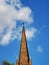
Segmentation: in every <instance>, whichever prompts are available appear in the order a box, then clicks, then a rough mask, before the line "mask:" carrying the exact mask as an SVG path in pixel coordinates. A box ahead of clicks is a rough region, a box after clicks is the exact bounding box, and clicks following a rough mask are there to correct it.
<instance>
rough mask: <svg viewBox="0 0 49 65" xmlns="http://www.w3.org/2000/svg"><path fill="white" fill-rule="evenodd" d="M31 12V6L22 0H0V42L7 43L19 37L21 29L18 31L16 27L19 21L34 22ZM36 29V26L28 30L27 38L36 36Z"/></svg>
mask: <svg viewBox="0 0 49 65" xmlns="http://www.w3.org/2000/svg"><path fill="white" fill-rule="evenodd" d="M9 3H10V4H9ZM17 8H18V9H17ZM31 14H32V10H31V9H30V8H29V7H25V6H24V5H23V4H22V3H21V0H0V44H7V43H9V41H11V40H14V39H15V38H17V37H19V36H20V29H19V31H18V30H17V28H16V27H17V21H22V22H27V23H29V24H30V23H32V22H33V17H32V15H31ZM35 31H36V29H34V28H30V30H26V36H27V38H28V39H29V38H32V37H34V33H35ZM15 33H16V34H15ZM28 34H29V35H28ZM15 35H16V36H15Z"/></svg>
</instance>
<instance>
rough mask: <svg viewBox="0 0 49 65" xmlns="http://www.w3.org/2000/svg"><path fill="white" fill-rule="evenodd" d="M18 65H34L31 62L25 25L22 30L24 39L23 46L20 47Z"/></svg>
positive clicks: (22, 40)
mask: <svg viewBox="0 0 49 65" xmlns="http://www.w3.org/2000/svg"><path fill="white" fill-rule="evenodd" d="M16 65H32V63H31V60H30V58H29V53H28V46H27V41H26V34H25V29H24V25H23V28H22V38H21V45H20V53H19V60H17V61H16Z"/></svg>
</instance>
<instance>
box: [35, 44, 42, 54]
mask: <svg viewBox="0 0 49 65" xmlns="http://www.w3.org/2000/svg"><path fill="white" fill-rule="evenodd" d="M36 51H37V52H39V53H42V52H43V48H42V47H41V46H40V45H38V46H37V48H36Z"/></svg>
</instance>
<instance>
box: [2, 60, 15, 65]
mask: <svg viewBox="0 0 49 65" xmlns="http://www.w3.org/2000/svg"><path fill="white" fill-rule="evenodd" d="M2 65H14V64H11V63H9V62H7V61H3V62H2Z"/></svg>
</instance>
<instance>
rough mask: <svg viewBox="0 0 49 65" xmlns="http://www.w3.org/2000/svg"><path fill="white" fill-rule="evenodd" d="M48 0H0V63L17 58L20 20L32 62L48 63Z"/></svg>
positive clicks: (38, 63)
mask: <svg viewBox="0 0 49 65" xmlns="http://www.w3.org/2000/svg"><path fill="white" fill-rule="evenodd" d="M48 17H49V0H10V2H9V0H0V65H2V61H3V60H6V61H8V62H10V63H14V64H15V63H16V59H18V58H19V49H20V43H21V32H22V23H23V22H24V26H25V31H26V37H27V44H28V51H29V55H30V58H31V59H32V64H33V65H49V22H48V21H49V18H48Z"/></svg>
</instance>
